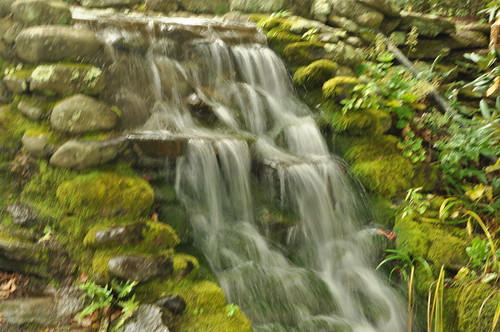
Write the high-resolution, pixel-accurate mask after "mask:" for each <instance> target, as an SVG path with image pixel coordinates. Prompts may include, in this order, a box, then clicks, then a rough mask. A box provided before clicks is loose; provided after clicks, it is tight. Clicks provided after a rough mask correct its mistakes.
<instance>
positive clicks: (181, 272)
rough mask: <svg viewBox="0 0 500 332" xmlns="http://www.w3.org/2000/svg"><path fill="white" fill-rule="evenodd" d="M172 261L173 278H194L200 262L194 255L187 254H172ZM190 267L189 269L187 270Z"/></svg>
mask: <svg viewBox="0 0 500 332" xmlns="http://www.w3.org/2000/svg"><path fill="white" fill-rule="evenodd" d="M172 260H173V262H174V264H173V265H174V278H175V279H184V278H191V279H192V278H195V277H196V276H197V275H198V270H199V269H200V263H199V262H198V259H196V257H194V256H191V255H187V254H174V256H173V257H172ZM188 269H190V271H188Z"/></svg>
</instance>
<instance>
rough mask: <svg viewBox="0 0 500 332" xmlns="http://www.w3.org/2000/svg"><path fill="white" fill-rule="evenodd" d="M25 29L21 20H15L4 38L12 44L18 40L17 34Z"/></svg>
mask: <svg viewBox="0 0 500 332" xmlns="http://www.w3.org/2000/svg"><path fill="white" fill-rule="evenodd" d="M23 29H24V26H23V25H22V24H21V23H19V22H13V23H12V24H11V25H10V27H9V29H8V30H7V31H5V33H4V34H3V40H4V41H5V42H6V43H7V44H9V45H12V44H14V42H15V41H16V38H17V35H19V33H20V32H21V31H22V30H23Z"/></svg>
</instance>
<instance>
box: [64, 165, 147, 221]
mask: <svg viewBox="0 0 500 332" xmlns="http://www.w3.org/2000/svg"><path fill="white" fill-rule="evenodd" d="M153 195H154V193H153V190H152V189H151V187H150V186H149V184H148V183H147V182H145V181H144V180H141V179H140V178H139V177H136V176H123V175H120V174H117V173H108V172H99V171H95V172H91V173H88V174H85V175H80V176H77V177H75V178H74V179H72V180H70V181H67V182H64V183H62V184H61V185H60V186H59V188H58V189H57V192H56V196H57V198H58V199H59V201H60V202H61V204H62V205H63V206H64V207H65V208H67V209H69V210H71V211H73V212H74V213H79V214H81V213H82V212H83V211H82V210H84V211H91V212H94V213H95V214H100V215H111V214H113V213H117V212H118V211H120V212H126V213H127V214H128V215H131V216H139V215H141V214H143V213H144V212H146V211H148V210H149V208H150V207H151V205H152V204H153Z"/></svg>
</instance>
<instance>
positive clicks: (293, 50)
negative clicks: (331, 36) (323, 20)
mask: <svg viewBox="0 0 500 332" xmlns="http://www.w3.org/2000/svg"><path fill="white" fill-rule="evenodd" d="M324 46H325V44H324V43H319V42H314V41H299V42H294V43H290V44H288V45H287V46H285V48H284V49H283V55H284V57H285V59H286V60H287V61H288V62H289V63H290V64H292V65H293V66H306V65H308V64H310V63H311V62H313V61H315V60H319V59H322V58H323V56H324V55H325V49H324Z"/></svg>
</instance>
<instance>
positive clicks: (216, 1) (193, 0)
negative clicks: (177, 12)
mask: <svg viewBox="0 0 500 332" xmlns="http://www.w3.org/2000/svg"><path fill="white" fill-rule="evenodd" d="M179 4H180V6H181V8H182V9H184V10H187V11H188V12H193V13H215V12H216V11H219V10H223V9H226V11H227V9H228V0H213V1H207V0H180V1H179Z"/></svg>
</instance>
